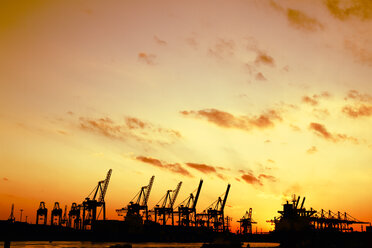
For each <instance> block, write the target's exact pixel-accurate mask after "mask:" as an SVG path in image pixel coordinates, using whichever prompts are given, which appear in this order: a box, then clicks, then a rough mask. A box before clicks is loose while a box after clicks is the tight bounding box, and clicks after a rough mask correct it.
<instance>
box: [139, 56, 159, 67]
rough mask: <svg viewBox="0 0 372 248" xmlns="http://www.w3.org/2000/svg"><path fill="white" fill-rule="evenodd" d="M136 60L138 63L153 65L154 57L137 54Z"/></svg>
mask: <svg viewBox="0 0 372 248" xmlns="http://www.w3.org/2000/svg"><path fill="white" fill-rule="evenodd" d="M138 59H139V61H141V62H144V63H146V64H148V65H154V64H155V59H156V55H155V54H147V53H139V54H138Z"/></svg>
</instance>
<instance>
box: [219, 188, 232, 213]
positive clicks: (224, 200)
mask: <svg viewBox="0 0 372 248" xmlns="http://www.w3.org/2000/svg"><path fill="white" fill-rule="evenodd" d="M230 186H231V185H230V184H228V185H227V189H226V193H225V197H224V198H223V202H222V205H221V209H220V211H223V210H224V208H225V205H226V201H227V196H228V195H229V191H230Z"/></svg>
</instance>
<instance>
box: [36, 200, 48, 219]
mask: <svg viewBox="0 0 372 248" xmlns="http://www.w3.org/2000/svg"><path fill="white" fill-rule="evenodd" d="M47 216H48V209H47V208H46V207H45V202H43V201H42V202H40V205H39V208H38V210H37V211H36V225H38V224H39V221H41V222H44V223H43V224H44V225H46V224H47Z"/></svg>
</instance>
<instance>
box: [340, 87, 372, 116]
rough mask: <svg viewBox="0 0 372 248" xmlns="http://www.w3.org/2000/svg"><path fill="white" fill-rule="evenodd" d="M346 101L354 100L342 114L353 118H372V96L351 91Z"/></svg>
mask: <svg viewBox="0 0 372 248" xmlns="http://www.w3.org/2000/svg"><path fill="white" fill-rule="evenodd" d="M345 100H352V103H351V104H347V105H345V106H344V107H343V108H342V112H343V113H344V114H346V115H347V116H349V117H351V118H358V117H369V116H372V96H370V95H368V94H362V93H359V92H358V91H356V90H350V91H349V92H348V93H347V96H346V97H345Z"/></svg>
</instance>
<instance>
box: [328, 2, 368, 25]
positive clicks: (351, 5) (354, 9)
mask: <svg viewBox="0 0 372 248" xmlns="http://www.w3.org/2000/svg"><path fill="white" fill-rule="evenodd" d="M325 4H326V6H327V8H328V10H329V11H330V13H331V14H332V15H333V16H335V17H336V18H338V19H340V20H346V19H348V18H350V17H352V16H354V17H357V18H359V19H360V20H369V19H372V1H369V0H326V1H325Z"/></svg>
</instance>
